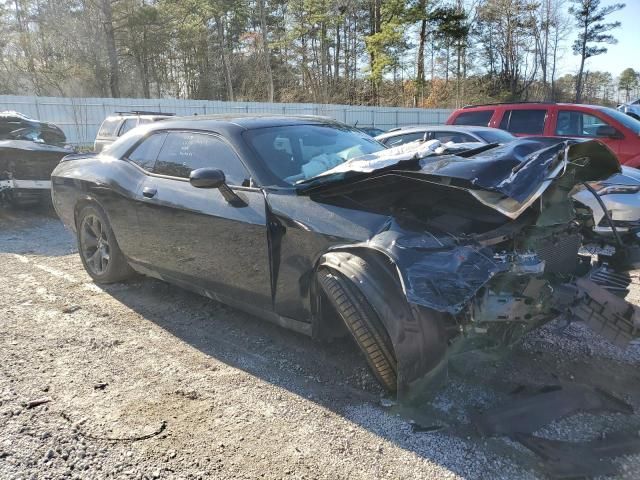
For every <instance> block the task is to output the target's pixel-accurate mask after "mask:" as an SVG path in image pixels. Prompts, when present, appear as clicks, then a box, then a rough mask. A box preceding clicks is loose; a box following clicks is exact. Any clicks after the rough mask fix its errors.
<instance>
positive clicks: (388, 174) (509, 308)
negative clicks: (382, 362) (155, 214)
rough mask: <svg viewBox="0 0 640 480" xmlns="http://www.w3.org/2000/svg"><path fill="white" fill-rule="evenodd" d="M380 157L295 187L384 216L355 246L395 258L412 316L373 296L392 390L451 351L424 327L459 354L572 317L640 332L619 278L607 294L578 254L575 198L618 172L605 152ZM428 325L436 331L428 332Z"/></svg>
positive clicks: (519, 149) (624, 338)
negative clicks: (391, 365)
mask: <svg viewBox="0 0 640 480" xmlns="http://www.w3.org/2000/svg"><path fill="white" fill-rule="evenodd" d="M382 156H383V157H384V158H383V160H382V161H380V157H381V156H380V155H378V156H376V155H372V157H373V158H371V162H369V163H367V162H366V159H364V161H363V159H358V162H357V164H355V165H354V166H353V168H350V167H349V165H348V164H345V165H342V166H340V167H339V168H338V169H336V171H334V172H332V171H329V172H326V173H325V174H324V175H322V176H321V177H319V178H317V179H314V180H313V181H309V182H306V183H305V184H304V185H301V186H300V187H299V191H300V193H303V194H308V195H310V196H311V197H312V198H314V197H315V198H316V199H317V200H318V201H322V202H326V203H334V204H337V205H353V204H357V205H358V206H359V207H360V208H363V209H366V210H369V211H373V212H376V213H383V214H387V215H388V221H387V222H386V224H385V225H384V226H383V228H381V230H380V231H379V232H377V233H376V234H375V235H373V236H372V237H371V238H370V239H369V240H368V241H367V242H364V243H362V244H359V245H357V246H356V247H358V248H364V249H370V250H373V251H377V252H379V253H383V254H384V256H386V257H387V258H388V259H389V260H390V264H391V265H393V268H394V269H395V271H396V274H397V277H398V279H399V283H400V284H401V289H402V292H403V295H404V297H405V299H406V301H407V302H408V305H409V310H410V312H411V313H410V314H409V313H406V312H405V313H403V314H398V313H397V312H398V311H399V310H398V309H396V310H395V312H394V311H393V309H390V308H388V306H385V305H383V303H384V302H381V301H380V300H379V299H377V300H373V301H372V304H373V306H374V308H375V310H376V312H377V313H378V315H379V316H380V318H381V320H382V322H383V323H384V325H385V327H386V328H387V331H388V332H389V334H390V337H391V340H392V343H393V345H394V349H395V352H396V356H397V360H398V390H399V392H401V393H402V392H406V391H407V390H408V389H409V388H410V387H411V386H413V385H415V384H417V383H423V382H424V381H425V380H424V379H425V377H426V378H430V377H431V376H432V375H433V372H434V371H436V370H437V369H438V366H439V365H442V363H443V362H444V361H445V358H446V356H447V355H446V352H445V350H446V349H443V348H440V347H438V346H434V342H433V341H432V339H428V338H427V337H428V335H429V333H428V332H431V334H434V333H433V332H438V333H437V335H438V336H440V337H441V338H444V341H445V342H446V344H447V345H448V347H449V350H451V348H452V347H454V349H457V350H460V349H463V348H465V347H461V346H460V345H461V344H464V343H465V342H467V343H468V341H469V340H476V339H478V338H480V339H482V338H485V339H491V340H492V341H496V343H501V344H505V343H507V344H509V343H512V342H513V341H514V340H516V339H518V338H520V337H521V336H522V334H524V333H526V332H527V331H530V330H531V329H533V328H535V327H537V326H540V325H542V324H543V323H545V322H548V321H549V320H551V319H553V318H555V317H557V316H559V315H568V316H569V318H578V319H580V320H583V321H585V322H586V323H587V324H588V325H590V326H592V327H593V328H594V329H595V330H596V331H598V332H600V333H602V334H603V335H604V336H605V337H606V338H608V339H609V340H611V341H614V342H616V343H623V342H628V341H629V340H630V339H632V338H635V337H636V336H637V335H638V329H639V328H640V314H639V312H638V310H637V307H635V306H633V305H631V304H629V303H628V302H626V301H625V300H624V299H623V298H622V297H621V296H620V295H619V291H615V288H616V285H615V281H614V282H613V284H614V285H613V289H612V288H611V287H612V285H610V284H609V279H612V278H615V274H613V275H609V276H607V275H604V276H603V275H602V274H600V275H599V276H597V277H593V273H594V269H595V268H600V269H602V266H598V267H596V266H595V265H594V264H593V263H594V262H593V259H592V257H591V256H588V255H581V254H580V252H581V247H582V243H583V235H582V232H583V231H584V225H583V224H582V223H581V222H582V220H581V219H580V218H579V217H577V216H576V211H575V208H574V200H573V198H572V195H573V194H574V193H575V192H576V190H577V189H580V188H584V187H583V184H584V183H585V182H590V181H597V180H600V179H603V178H607V177H608V176H610V175H611V174H613V173H616V172H618V171H619V169H620V166H619V163H618V161H617V159H616V158H615V156H614V155H613V154H612V153H611V152H610V151H609V150H608V149H607V148H606V147H605V146H604V145H602V144H600V143H598V142H565V143H562V144H557V145H552V146H548V144H547V145H541V144H540V143H537V142H536V141H533V140H519V141H516V142H513V143H512V144H509V145H505V146H503V147H499V148H497V149H493V150H489V151H484V152H481V153H478V154H475V155H470V156H467V157H465V158H462V157H460V156H455V155H430V154H428V155H425V156H420V155H419V154H416V155H413V156H412V155H410V154H406V152H403V153H402V154H401V155H397V156H396V157H395V158H394V157H393V154H388V153H385V154H383V155H382ZM390 157H391V159H390ZM376 164H378V165H380V168H375V165H376ZM372 165H373V167H372ZM350 247H353V245H352V246H350ZM343 260H344V259H343ZM356 270H357V269H356ZM356 273H357V272H356ZM351 278H354V279H358V282H359V285H365V284H366V283H371V281H373V280H372V279H370V278H369V279H368V278H366V277H364V276H362V277H360V278H358V276H357V274H352V275H351ZM366 288H367V287H363V289H366ZM365 295H366V296H367V298H369V299H371V297H372V295H375V292H374V293H370V294H367V292H365ZM425 323H437V324H438V326H437V328H436V327H429V328H427V329H426V330H425V329H424V328H423V327H422V326H423V325H424V324H425ZM425 332H427V333H425ZM409 337H411V338H410V339H408V338H409ZM416 338H418V340H416ZM481 343H482V342H481ZM485 344H486V342H485ZM428 349H431V351H426V350H428ZM435 351H437V354H435Z"/></svg>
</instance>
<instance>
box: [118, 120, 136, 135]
mask: <svg viewBox="0 0 640 480" xmlns="http://www.w3.org/2000/svg"><path fill="white" fill-rule="evenodd" d="M137 125H138V119H137V118H136V117H133V118H127V119H126V120H125V121H124V122H122V126H121V127H120V132H119V133H118V136H119V137H121V136H122V135H124V134H125V133H127V132H128V131H129V130H131V129H132V128H134V127H136V126H137Z"/></svg>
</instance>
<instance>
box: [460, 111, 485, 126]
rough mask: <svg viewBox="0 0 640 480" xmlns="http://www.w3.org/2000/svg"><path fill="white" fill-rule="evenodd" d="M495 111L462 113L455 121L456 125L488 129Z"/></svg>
mask: <svg viewBox="0 0 640 480" xmlns="http://www.w3.org/2000/svg"><path fill="white" fill-rule="evenodd" d="M494 111H495V110H476V111H473V112H462V113H460V114H459V115H458V116H457V117H456V118H455V120H454V121H453V124H454V125H475V126H478V127H487V126H489V122H490V121H491V117H492V116H493V112H494Z"/></svg>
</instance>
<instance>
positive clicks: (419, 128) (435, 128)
mask: <svg viewBox="0 0 640 480" xmlns="http://www.w3.org/2000/svg"><path fill="white" fill-rule="evenodd" d="M493 130H498V129H497V128H492V127H482V126H475V125H409V126H406V127H399V128H395V129H393V130H390V131H388V132H385V133H381V134H380V135H378V136H376V138H388V137H395V136H396V135H404V134H405V133H412V132H427V131H430V132H442V131H447V132H451V131H460V132H471V133H473V132H482V131H493Z"/></svg>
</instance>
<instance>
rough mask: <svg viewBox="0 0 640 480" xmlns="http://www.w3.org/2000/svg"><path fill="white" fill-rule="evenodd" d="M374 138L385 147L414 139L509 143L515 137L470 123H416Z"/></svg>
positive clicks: (443, 141)
mask: <svg viewBox="0 0 640 480" xmlns="http://www.w3.org/2000/svg"><path fill="white" fill-rule="evenodd" d="M375 138H376V140H378V141H379V142H381V143H383V144H385V145H386V146H387V147H397V146H399V145H403V144H405V143H409V142H415V141H416V140H440V142H441V143H443V144H445V143H450V142H452V143H478V142H479V143H483V144H487V143H499V144H504V143H509V142H511V141H513V140H515V139H516V137H515V136H513V135H511V134H510V133H509V132H505V131H504V130H500V129H499V128H490V127H476V126H471V125H416V126H411V127H399V128H393V129H391V130H389V131H388V132H386V133H383V134H382V135H378V136H377V137H375Z"/></svg>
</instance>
